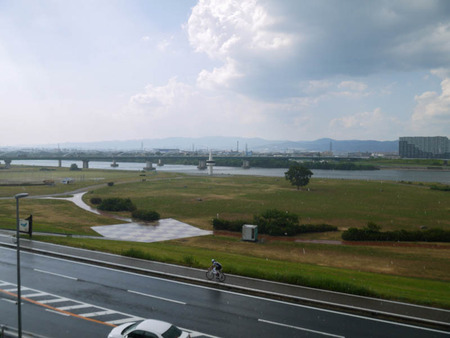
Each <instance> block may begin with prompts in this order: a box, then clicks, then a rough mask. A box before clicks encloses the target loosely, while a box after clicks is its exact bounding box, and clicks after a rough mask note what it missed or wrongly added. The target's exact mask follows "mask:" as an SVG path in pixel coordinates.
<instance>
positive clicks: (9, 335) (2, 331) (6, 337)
mask: <svg viewBox="0 0 450 338" xmlns="http://www.w3.org/2000/svg"><path fill="white" fill-rule="evenodd" d="M18 336H19V331H18V330H17V329H16V328H15V327H10V326H7V325H3V324H1V325H0V338H17V337H18ZM22 338H48V337H44V336H41V335H37V334H34V333H31V332H25V331H22Z"/></svg>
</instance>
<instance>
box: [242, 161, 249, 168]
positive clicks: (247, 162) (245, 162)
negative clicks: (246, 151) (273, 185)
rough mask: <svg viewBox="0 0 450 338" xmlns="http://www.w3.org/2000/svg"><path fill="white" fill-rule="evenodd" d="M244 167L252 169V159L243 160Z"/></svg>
mask: <svg viewBox="0 0 450 338" xmlns="http://www.w3.org/2000/svg"><path fill="white" fill-rule="evenodd" d="M242 168H244V169H250V161H249V160H243V161H242Z"/></svg>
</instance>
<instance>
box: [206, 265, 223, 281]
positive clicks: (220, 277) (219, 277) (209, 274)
mask: <svg viewBox="0 0 450 338" xmlns="http://www.w3.org/2000/svg"><path fill="white" fill-rule="evenodd" d="M217 273H218V275H216V274H217ZM206 278H208V279H209V280H213V279H214V278H216V279H217V280H219V282H224V281H225V274H224V273H223V272H222V271H216V272H214V271H213V269H212V268H208V271H206Z"/></svg>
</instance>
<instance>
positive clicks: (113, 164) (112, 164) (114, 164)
mask: <svg viewBox="0 0 450 338" xmlns="http://www.w3.org/2000/svg"><path fill="white" fill-rule="evenodd" d="M118 166H119V165H118V164H117V163H116V160H113V162H112V163H111V167H113V168H116V167H118Z"/></svg>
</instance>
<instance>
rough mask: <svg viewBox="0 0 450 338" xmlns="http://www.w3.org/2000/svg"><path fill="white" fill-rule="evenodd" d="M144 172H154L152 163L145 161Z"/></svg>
mask: <svg viewBox="0 0 450 338" xmlns="http://www.w3.org/2000/svg"><path fill="white" fill-rule="evenodd" d="M144 170H145V171H151V170H155V168H153V163H152V161H145V167H144Z"/></svg>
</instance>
